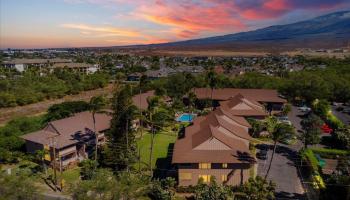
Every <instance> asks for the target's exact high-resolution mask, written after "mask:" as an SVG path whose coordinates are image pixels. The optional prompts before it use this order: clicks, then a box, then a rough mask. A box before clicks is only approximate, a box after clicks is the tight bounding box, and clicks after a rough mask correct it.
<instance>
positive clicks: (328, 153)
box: [308, 148, 350, 159]
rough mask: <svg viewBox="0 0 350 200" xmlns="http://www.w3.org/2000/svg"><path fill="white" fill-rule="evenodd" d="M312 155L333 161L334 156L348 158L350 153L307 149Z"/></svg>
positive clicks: (335, 150) (337, 150) (336, 150)
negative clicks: (315, 154)
mask: <svg viewBox="0 0 350 200" xmlns="http://www.w3.org/2000/svg"><path fill="white" fill-rule="evenodd" d="M308 150H310V151H312V152H313V153H317V154H319V155H320V156H321V157H323V158H330V159H334V158H336V156H348V155H350V151H347V150H340V149H325V148H309V149H308Z"/></svg>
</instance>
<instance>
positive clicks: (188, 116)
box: [176, 113, 194, 122]
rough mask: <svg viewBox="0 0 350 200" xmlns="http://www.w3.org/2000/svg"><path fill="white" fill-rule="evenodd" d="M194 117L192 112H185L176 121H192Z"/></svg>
mask: <svg viewBox="0 0 350 200" xmlns="http://www.w3.org/2000/svg"><path fill="white" fill-rule="evenodd" d="M193 118H194V115H192V114H190V113H183V114H181V115H180V116H179V117H178V118H177V119H176V121H178V122H192V120H193Z"/></svg>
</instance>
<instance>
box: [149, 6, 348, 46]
mask: <svg viewBox="0 0 350 200" xmlns="http://www.w3.org/2000/svg"><path fill="white" fill-rule="evenodd" d="M349 42H350V11H343V12H336V13H331V14H327V15H324V16H320V17H316V18H314V19H310V20H306V21H301V22H297V23H293V24H286V25H276V26H270V27H266V28H262V29H258V30H254V31H248V32H241V33H235V34H229V35H223V36H215V37H208V38H202V39H194V40H187V41H179V42H172V43H163V44H153V45H148V47H154V48H171V49H181V48H184V47H185V48H193V49H197V48H209V49H210V48H219V49H247V50H249V49H257V50H259V49H266V48H267V49H270V48H273V47H272V46H276V48H277V49H293V48H328V47H331V48H335V47H342V46H347V45H348V43H349Z"/></svg>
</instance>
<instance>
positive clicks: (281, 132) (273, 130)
mask: <svg viewBox="0 0 350 200" xmlns="http://www.w3.org/2000/svg"><path fill="white" fill-rule="evenodd" d="M265 126H266V130H267V131H268V132H269V133H270V135H271V138H272V140H273V151H272V155H271V159H270V163H269V168H268V169H267V172H266V175H265V180H266V178H267V176H268V175H269V172H270V169H271V164H272V160H273V157H274V155H275V152H276V147H277V143H278V142H281V141H282V140H283V139H285V138H286V137H288V136H290V135H292V134H294V128H293V127H292V126H291V125H289V124H285V123H279V122H278V121H277V119H276V117H273V116H271V117H268V118H267V119H266V120H265Z"/></svg>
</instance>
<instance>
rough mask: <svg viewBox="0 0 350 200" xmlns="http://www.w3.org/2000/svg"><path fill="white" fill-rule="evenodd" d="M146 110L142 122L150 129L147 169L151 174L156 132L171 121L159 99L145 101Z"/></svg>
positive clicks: (153, 98) (156, 97)
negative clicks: (146, 103)
mask: <svg viewBox="0 0 350 200" xmlns="http://www.w3.org/2000/svg"><path fill="white" fill-rule="evenodd" d="M147 101H148V108H147V111H146V112H147V114H146V115H145V117H144V121H145V122H146V123H148V124H149V125H150V127H151V144H150V157H149V167H150V171H151V174H152V171H153V167H152V166H153V163H152V160H153V147H154V138H155V134H156V131H157V130H159V129H161V128H162V127H163V126H164V125H165V124H166V123H167V122H168V121H169V120H170V119H172V117H171V115H170V114H169V112H168V110H167V109H164V108H163V105H162V102H161V99H160V97H158V96H155V97H152V98H149V99H147Z"/></svg>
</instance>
